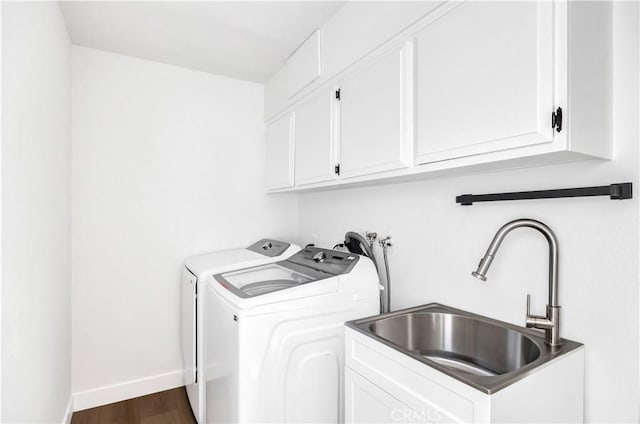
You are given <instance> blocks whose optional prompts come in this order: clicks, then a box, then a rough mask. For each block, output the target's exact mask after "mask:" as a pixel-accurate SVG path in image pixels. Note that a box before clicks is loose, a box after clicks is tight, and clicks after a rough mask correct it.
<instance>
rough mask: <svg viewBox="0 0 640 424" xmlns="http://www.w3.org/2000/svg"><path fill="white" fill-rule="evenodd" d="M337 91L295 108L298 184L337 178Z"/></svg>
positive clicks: (324, 93)
mask: <svg viewBox="0 0 640 424" xmlns="http://www.w3.org/2000/svg"><path fill="white" fill-rule="evenodd" d="M334 114H335V90H333V89H332V90H330V91H326V90H325V91H322V92H321V93H319V94H316V95H315V96H314V97H313V98H311V99H310V100H308V101H306V102H305V103H303V104H302V105H300V106H299V107H298V108H296V109H295V131H294V132H295V183H296V186H298V185H304V184H311V183H317V182H322V181H327V180H331V179H333V178H335V175H336V173H335V170H334V167H335V165H336V161H335V136H334V134H335V129H334V123H335V120H334V119H333V116H334Z"/></svg>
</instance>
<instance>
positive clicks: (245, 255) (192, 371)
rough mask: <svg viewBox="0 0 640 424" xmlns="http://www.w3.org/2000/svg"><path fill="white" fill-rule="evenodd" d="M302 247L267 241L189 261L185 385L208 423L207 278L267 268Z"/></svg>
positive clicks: (184, 286)
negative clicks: (255, 268) (244, 270)
mask: <svg viewBox="0 0 640 424" xmlns="http://www.w3.org/2000/svg"><path fill="white" fill-rule="evenodd" d="M299 250H300V247H298V246H296V245H294V244H291V243H287V242H283V241H278V240H271V239H263V240H259V241H257V242H255V243H254V244H252V245H251V246H249V247H247V248H243V249H232V250H222V251H217V252H213V253H208V254H204V255H198V256H193V257H190V258H188V259H186V260H185V263H184V267H183V270H182V283H181V321H182V322H181V350H182V360H183V374H184V384H185V386H186V389H187V395H188V398H189V403H190V404H191V409H192V410H193V415H194V416H195V417H196V420H198V422H199V423H201V424H202V423H204V422H205V410H204V407H205V390H206V386H205V384H204V383H203V381H204V367H203V361H204V334H205V333H204V307H205V302H204V295H200V296H198V294H199V293H204V284H205V281H206V277H208V276H211V275H213V274H217V273H220V272H226V271H231V270H237V269H240V268H247V267H252V266H256V265H263V264H268V263H272V262H276V261H279V260H282V259H285V258H287V257H289V256H291V255H292V254H294V253H295V252H297V251H299Z"/></svg>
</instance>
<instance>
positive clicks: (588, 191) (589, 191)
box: [456, 183, 633, 206]
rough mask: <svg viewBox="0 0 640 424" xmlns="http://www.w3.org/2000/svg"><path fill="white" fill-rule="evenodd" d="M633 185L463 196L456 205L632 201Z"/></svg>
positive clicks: (457, 197)
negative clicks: (590, 198) (607, 199)
mask: <svg viewBox="0 0 640 424" xmlns="http://www.w3.org/2000/svg"><path fill="white" fill-rule="evenodd" d="M632 188H633V186H632V183H619V184H611V185H607V186H597V187H580V188H562V189H558V190H535V191H515V192H511V193H493V194H461V195H460V196H456V203H460V204H461V205H463V206H469V205H473V203H474V202H495V201H501V200H527V199H557V198H560V197H586V196H610V198H611V199H615V200H623V199H631V198H632V197H633V194H632Z"/></svg>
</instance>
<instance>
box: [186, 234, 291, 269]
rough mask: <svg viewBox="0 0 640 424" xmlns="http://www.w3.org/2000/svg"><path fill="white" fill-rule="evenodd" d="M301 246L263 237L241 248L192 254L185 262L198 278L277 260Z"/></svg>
mask: <svg viewBox="0 0 640 424" xmlns="http://www.w3.org/2000/svg"><path fill="white" fill-rule="evenodd" d="M299 249H300V248H299V247H298V246H295V245H292V244H290V243H287V242H284V241H279V240H272V239H262V240H258V241H257V242H255V243H253V244H252V245H251V246H249V247H246V248H240V249H231V250H219V251H217V252H212V253H206V254H203V255H198V256H192V257H190V258H187V259H186V260H185V262H184V265H185V267H186V268H187V269H188V270H189V271H191V273H192V274H193V275H195V276H197V277H198V278H201V277H204V276H206V275H211V274H217V273H221V272H225V271H228V270H229V269H238V268H247V267H250V266H255V265H261V264H264V263H269V262H275V261H277V260H278V259H284V258H286V257H287V256H288V255H292V254H293V253H295V252H296V251H298V250H299Z"/></svg>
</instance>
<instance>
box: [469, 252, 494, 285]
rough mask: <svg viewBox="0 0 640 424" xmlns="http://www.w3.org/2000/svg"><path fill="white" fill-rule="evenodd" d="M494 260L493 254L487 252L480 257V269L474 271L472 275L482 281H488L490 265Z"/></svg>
mask: <svg viewBox="0 0 640 424" xmlns="http://www.w3.org/2000/svg"><path fill="white" fill-rule="evenodd" d="M492 261H493V255H491V254H489V253H487V254H486V255H484V256H483V257H482V259H480V263H479V264H478V269H476V270H475V271H473V272H472V273H471V275H473V276H474V277H476V278H477V279H478V280H480V281H487V271H489V267H490V266H491V262H492Z"/></svg>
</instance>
